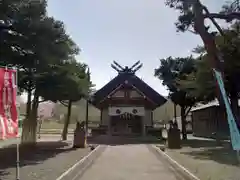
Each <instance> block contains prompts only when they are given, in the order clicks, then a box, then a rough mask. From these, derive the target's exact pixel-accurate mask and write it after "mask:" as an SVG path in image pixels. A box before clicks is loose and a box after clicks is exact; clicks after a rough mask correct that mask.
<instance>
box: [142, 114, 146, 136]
mask: <svg viewBox="0 0 240 180" xmlns="http://www.w3.org/2000/svg"><path fill="white" fill-rule="evenodd" d="M145 118H146V115H145V116H142V117H141V121H142V136H146V126H145Z"/></svg>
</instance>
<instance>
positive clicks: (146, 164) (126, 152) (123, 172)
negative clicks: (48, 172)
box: [72, 145, 177, 180]
mask: <svg viewBox="0 0 240 180" xmlns="http://www.w3.org/2000/svg"><path fill="white" fill-rule="evenodd" d="M146 179H151V180H160V179H163V180H164V179H166V180H177V178H176V177H175V176H174V174H173V173H172V172H171V171H170V169H168V168H167V167H166V166H165V165H164V162H162V161H160V160H159V159H157V158H156V156H155V155H154V154H153V153H152V152H150V151H149V149H148V148H147V146H146V145H122V146H108V147H107V149H106V150H105V151H104V152H103V154H102V155H101V156H100V157H99V158H98V159H97V160H96V162H95V163H94V164H93V165H92V166H91V167H90V168H89V169H88V170H87V171H86V172H85V173H84V174H83V175H82V177H76V178H74V179H72V180H146Z"/></svg>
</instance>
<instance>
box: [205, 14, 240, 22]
mask: <svg viewBox="0 0 240 180" xmlns="http://www.w3.org/2000/svg"><path fill="white" fill-rule="evenodd" d="M209 17H211V18H215V19H222V20H226V21H227V22H231V21H233V20H235V19H236V20H240V12H232V13H228V14H222V13H209V14H206V18H209Z"/></svg>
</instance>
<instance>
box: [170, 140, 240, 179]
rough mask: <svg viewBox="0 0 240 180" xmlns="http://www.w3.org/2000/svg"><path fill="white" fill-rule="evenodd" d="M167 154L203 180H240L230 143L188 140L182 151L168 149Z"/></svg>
mask: <svg viewBox="0 0 240 180" xmlns="http://www.w3.org/2000/svg"><path fill="white" fill-rule="evenodd" d="M166 153H167V154H168V155H170V156H171V157H172V158H173V159H174V160H176V161H177V162H178V163H180V164H181V165H183V166H184V167H186V168H187V169H189V170H190V171H191V172H192V173H193V174H195V175H196V176H198V177H199V178H200V179H201V180H239V177H240V171H239V170H240V166H239V165H238V163H237V158H236V154H235V153H234V152H233V151H232V150H231V149H230V148H229V144H228V143H223V144H222V145H221V146H220V145H218V146H217V145H216V142H215V141H207V140H196V139H195V140H188V143H187V144H183V147H182V149H179V150H170V149H166Z"/></svg>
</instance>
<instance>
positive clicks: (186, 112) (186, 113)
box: [184, 106, 192, 117]
mask: <svg viewBox="0 0 240 180" xmlns="http://www.w3.org/2000/svg"><path fill="white" fill-rule="evenodd" d="M186 109H187V108H186ZM191 109H192V106H190V107H189V109H188V110H187V111H185V115H184V116H185V117H187V115H188V113H189V112H190V111H191Z"/></svg>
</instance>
